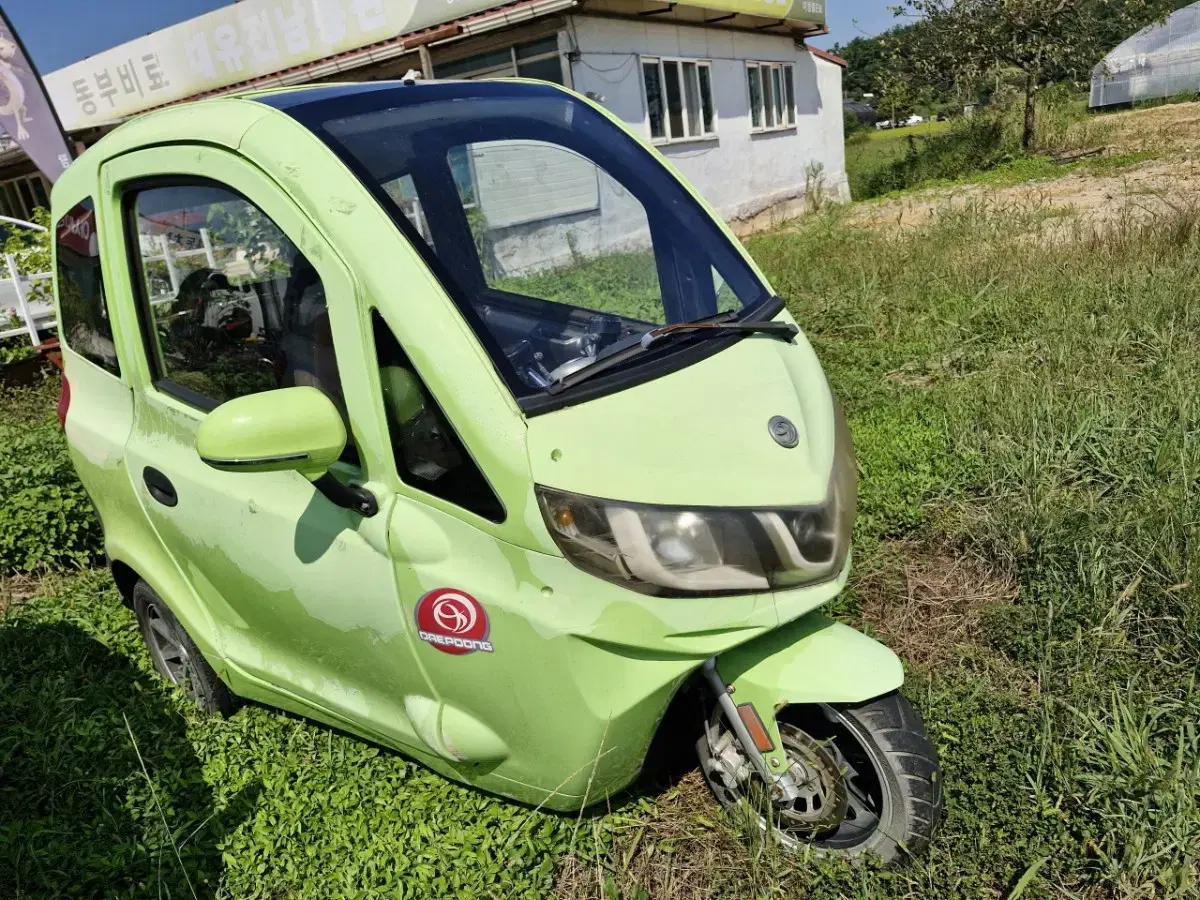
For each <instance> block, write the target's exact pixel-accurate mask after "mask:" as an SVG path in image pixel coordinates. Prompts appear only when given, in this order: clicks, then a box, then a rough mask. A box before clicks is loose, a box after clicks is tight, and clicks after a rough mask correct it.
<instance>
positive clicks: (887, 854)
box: [697, 693, 942, 863]
mask: <svg viewBox="0 0 1200 900" xmlns="http://www.w3.org/2000/svg"><path fill="white" fill-rule="evenodd" d="M778 721H779V733H780V738H781V739H782V741H783V748H782V749H783V751H784V753H785V754H786V758H787V761H788V766H789V772H790V774H791V775H792V777H793V779H794V781H795V783H796V784H797V785H798V786H799V796H798V797H797V798H796V799H794V800H791V801H789V802H786V803H784V802H782V798H781V797H780V796H778V794H777V793H776V794H775V795H774V796H772V794H771V792H770V790H769V789H768V787H767V786H766V785H764V784H763V782H762V780H761V779H760V778H759V777H758V775H757V774H756V773H755V771H754V768H753V766H752V765H751V764H750V761H749V759H748V758H747V757H746V755H745V754H744V753H743V751H742V748H741V745H740V743H739V741H738V740H737V738H736V736H735V735H734V734H733V733H732V732H731V731H730V730H729V728H728V726H727V724H726V722H725V721H724V718H723V717H722V716H721V714H720V712H719V710H718V711H716V712H714V714H713V715H711V716H710V717H709V720H708V725H707V728H706V731H705V734H704V735H702V736H701V737H700V739H699V741H698V742H697V749H698V751H699V754H700V763H701V769H702V770H703V772H704V777H705V780H706V781H707V782H708V784H709V787H711V788H712V790H713V793H714V794H715V795H716V797H717V799H718V800H719V801H720V802H721V803H722V804H723V805H725V806H726V807H727V808H730V809H732V810H737V811H739V812H743V813H744V812H746V811H749V812H750V814H751V815H752V816H753V817H754V819H755V820H756V821H757V823H758V826H759V827H760V828H761V829H762V830H763V831H764V832H766V831H768V830H769V831H770V833H771V834H772V835H773V836H775V837H776V838H777V839H778V840H779V841H780V843H782V844H783V846H785V847H787V848H788V849H800V848H802V847H805V846H807V847H810V848H811V849H812V850H813V851H814V852H816V853H817V854H819V855H838V856H844V857H848V858H853V859H858V858H864V857H868V856H873V857H876V858H878V859H880V860H882V861H883V862H885V863H890V862H894V861H896V860H898V859H901V858H902V857H904V856H906V855H915V854H919V853H923V852H924V851H925V850H926V849H927V848H928V846H929V842H930V839H931V838H932V837H933V832H934V829H935V828H936V827H937V825H938V822H939V820H940V818H941V814H942V780H941V769H940V767H939V766H938V759H937V752H936V751H935V750H934V749H933V746H932V745H931V744H930V743H929V738H928V736H927V735H926V733H925V725H924V723H923V722H922V720H921V716H920V714H919V713H918V712H917V711H916V710H915V709H914V708H913V707H912V705H911V704H910V703H909V702H908V701H907V700H906V699H905V698H904V697H903V696H902V695H901V694H899V693H891V694H887V695H885V696H883V697H879V698H877V699H875V700H872V701H870V702H868V703H860V704H855V705H842V706H830V705H825V704H821V705H814V706H793V707H788V708H786V709H784V710H783V711H782V712H781V713H780V714H779V717H778Z"/></svg>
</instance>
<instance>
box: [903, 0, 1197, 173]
mask: <svg viewBox="0 0 1200 900" xmlns="http://www.w3.org/2000/svg"><path fill="white" fill-rule="evenodd" d="M903 2H904V6H903V7H902V8H901V9H903V10H907V11H909V12H911V13H914V14H916V15H918V16H921V17H922V18H923V23H922V24H923V25H924V27H923V28H920V29H918V30H915V31H914V32H913V37H914V41H913V43H912V46H911V47H910V48H908V49H909V54H908V55H909V57H910V59H911V62H912V63H913V66H914V71H915V72H917V73H918V74H919V75H920V76H921V77H923V78H924V79H926V80H928V81H933V80H942V81H944V80H945V79H946V78H947V77H949V78H951V79H952V80H953V81H954V82H955V83H956V84H959V85H962V84H969V83H972V82H974V81H976V80H978V78H979V77H980V76H981V75H983V74H984V73H986V72H990V71H994V70H995V69H997V68H998V67H1012V68H1015V69H1018V70H1020V72H1021V73H1022V76H1023V81H1024V85H1023V92H1024V99H1025V117H1024V124H1023V127H1022V131H1021V145H1022V146H1023V147H1024V149H1025V150H1026V152H1028V151H1031V150H1032V149H1033V148H1034V146H1035V145H1036V141H1037V133H1036V121H1035V115H1034V109H1035V107H1034V97H1035V94H1036V92H1037V90H1038V89H1039V88H1040V87H1042V86H1043V85H1046V84H1050V83H1052V82H1055V81H1061V80H1070V81H1073V82H1082V81H1085V80H1086V79H1087V78H1088V77H1090V73H1091V70H1092V67H1093V66H1094V65H1095V64H1096V63H1097V62H1098V61H1099V59H1100V57H1101V56H1103V54H1104V53H1105V52H1106V51H1107V50H1109V49H1110V46H1109V42H1110V41H1111V35H1112V34H1113V33H1119V34H1126V35H1128V34H1132V33H1133V32H1134V31H1136V30H1137V29H1138V28H1141V27H1142V26H1144V25H1147V24H1149V23H1150V22H1153V21H1155V20H1157V19H1160V18H1162V17H1163V16H1165V15H1166V14H1167V13H1168V12H1170V11H1171V8H1172V6H1173V3H1172V2H1171V0H903Z"/></svg>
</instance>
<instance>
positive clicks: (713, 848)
mask: <svg viewBox="0 0 1200 900" xmlns="http://www.w3.org/2000/svg"><path fill="white" fill-rule="evenodd" d="M583 827H588V826H586V825H585V826H583ZM591 827H596V828H599V827H600V826H599V825H598V824H593V826H591ZM609 827H611V828H613V832H612V835H611V840H610V842H609V844H608V850H607V853H606V855H605V856H604V858H602V859H599V860H596V859H585V858H583V857H581V856H579V855H578V854H569V855H567V856H566V857H564V858H563V859H562V861H561V863H560V865H559V871H558V879H557V883H556V889H555V896H556V897H558V898H562V900H613V898H623V900H650V898H653V900H715V898H718V897H720V898H727V897H775V896H796V895H797V894H796V891H797V889H799V887H800V882H801V879H802V877H803V874H802V873H803V867H802V866H799V867H798V866H797V859H798V857H796V856H792V855H789V854H785V853H783V852H781V851H780V850H779V848H778V847H776V846H774V845H771V844H768V843H767V842H766V841H764V840H763V839H762V838H761V837H759V836H758V835H756V834H755V833H754V832H753V826H751V825H750V824H749V823H746V825H745V826H744V828H742V827H737V825H736V824H734V823H731V822H730V821H729V819H728V817H727V816H726V815H725V814H724V812H723V811H722V810H721V809H720V807H718V806H717V802H716V800H714V799H713V796H712V793H711V792H710V791H709V789H708V786H707V785H706V784H705V783H704V779H703V777H702V776H701V774H700V771H699V770H698V769H696V770H693V771H691V772H689V773H688V774H687V775H685V776H684V777H683V778H682V779H681V780H680V781H679V782H678V783H677V784H675V785H674V786H673V787H671V788H670V789H669V790H668V791H667V792H665V793H664V794H662V795H660V796H657V797H655V799H654V802H653V804H646V806H645V809H644V811H643V812H642V813H641V814H639V815H638V816H637V817H636V821H631V822H629V823H628V824H618V825H615V826H609ZM743 832H744V833H743ZM595 843H596V844H597V845H600V844H601V843H602V842H601V841H596V842H595Z"/></svg>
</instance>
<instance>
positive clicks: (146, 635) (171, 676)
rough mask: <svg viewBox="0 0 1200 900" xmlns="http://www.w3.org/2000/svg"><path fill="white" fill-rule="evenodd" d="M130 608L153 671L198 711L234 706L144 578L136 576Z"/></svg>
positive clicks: (233, 699)
mask: <svg viewBox="0 0 1200 900" xmlns="http://www.w3.org/2000/svg"><path fill="white" fill-rule="evenodd" d="M133 611H134V612H135V613H136V614H137V618H138V624H139V625H140V626H141V629H142V640H144V641H145V642H146V648H147V649H148V650H149V651H150V659H151V661H152V662H153V663H154V669H155V671H157V672H158V674H159V675H161V676H162V677H163V678H165V679H167V681H170V682H172V683H173V684H177V685H179V686H180V687H181V688H183V690H184V693H186V694H187V695H188V696H189V697H190V698H191V699H192V701H193V702H194V703H195V704H196V705H197V706H198V707H200V711H201V712H203V713H207V714H213V713H219V714H220V715H223V716H227V715H230V714H231V713H232V712H233V711H234V710H235V709H236V708H237V700H236V697H235V696H234V694H233V692H232V691H230V690H229V688H227V687H226V686H225V683H224V682H223V681H221V679H220V678H219V677H218V676H217V673H216V672H214V671H213V668H212V666H210V665H209V664H208V660H206V659H205V658H204V657H203V655H201V653H200V650H199V648H197V647H196V644H195V642H194V641H193V640H192V638H191V636H190V635H189V634H188V633H187V631H185V630H184V627H183V625H182V624H180V622H179V620H178V619H177V618H175V614H174V613H173V612H171V610H170V608H169V607H168V606H167V604H165V603H164V602H163V601H162V598H161V597H159V596H158V594H156V593H154V591H153V589H151V587H150V585H148V584H146V582H144V581H140V580H139V581H138V583H137V584H135V585H134V587H133Z"/></svg>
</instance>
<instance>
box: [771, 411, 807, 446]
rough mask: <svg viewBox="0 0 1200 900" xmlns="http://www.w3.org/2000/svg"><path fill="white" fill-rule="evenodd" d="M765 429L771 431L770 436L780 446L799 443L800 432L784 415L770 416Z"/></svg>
mask: <svg viewBox="0 0 1200 900" xmlns="http://www.w3.org/2000/svg"><path fill="white" fill-rule="evenodd" d="M767 430H768V431H769V432H771V437H772V438H774V439H775V443H777V444H778V445H779V446H780V447H788V448H791V447H795V446H796V445H797V444H799V443H800V432H798V431H797V430H796V426H795V425H793V424H792V423H791V420H789V419H787V418H785V417H784V416H771V421H769V422H768V423H767Z"/></svg>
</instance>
